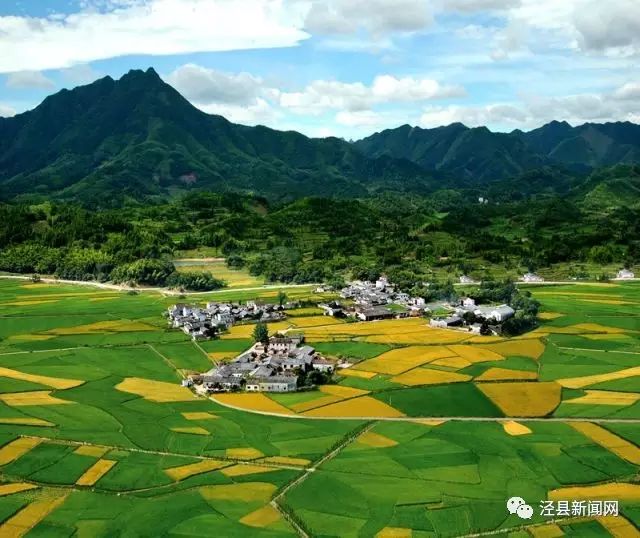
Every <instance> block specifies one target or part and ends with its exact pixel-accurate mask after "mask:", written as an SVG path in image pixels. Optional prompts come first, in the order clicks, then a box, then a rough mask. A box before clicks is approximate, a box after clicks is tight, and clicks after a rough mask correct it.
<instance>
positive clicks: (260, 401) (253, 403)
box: [211, 392, 293, 415]
mask: <svg viewBox="0 0 640 538" xmlns="http://www.w3.org/2000/svg"><path fill="white" fill-rule="evenodd" d="M211 398H212V400H214V401H216V402H220V403H221V404H225V405H230V406H232V407H237V408H239V409H246V410H247V411H262V412H265V413H278V414H281V415H292V414H293V411H291V409H287V408H286V407H285V406H284V405H280V404H279V403H277V402H274V401H273V400H272V399H271V398H269V397H268V396H266V395H265V394H261V393H251V392H245V393H239V394H216V395H215V396H212V397H211Z"/></svg>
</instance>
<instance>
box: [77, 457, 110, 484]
mask: <svg viewBox="0 0 640 538" xmlns="http://www.w3.org/2000/svg"><path fill="white" fill-rule="evenodd" d="M116 463H118V462H117V461H113V460H102V459H100V460H98V461H96V462H95V463H94V464H93V465H92V466H91V467H89V468H88V469H87V470H86V471H85V472H84V474H83V475H82V476H81V477H80V478H78V480H76V485H78V486H93V485H94V484H95V483H96V482H97V481H98V480H100V479H101V478H102V477H103V476H104V475H105V474H107V473H108V472H109V469H111V468H112V467H113V466H114V465H115V464H116Z"/></svg>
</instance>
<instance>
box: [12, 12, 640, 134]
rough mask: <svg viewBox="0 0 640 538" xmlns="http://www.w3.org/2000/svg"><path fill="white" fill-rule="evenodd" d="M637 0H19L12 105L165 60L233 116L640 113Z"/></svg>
mask: <svg viewBox="0 0 640 538" xmlns="http://www.w3.org/2000/svg"><path fill="white" fill-rule="evenodd" d="M639 59H640V10H639V9H638V6H637V0H607V2H603V1H602V0H62V1H53V0H22V1H19V2H15V1H10V0H5V1H3V2H2V3H1V4H0V115H3V116H10V115H13V114H16V113H20V112H24V111H25V110H28V109H31V108H33V107H34V106H37V105H38V103H40V102H41V101H42V99H43V98H44V97H46V96H47V95H49V94H51V93H53V92H55V91H58V90H59V89H61V88H65V87H66V88H70V87H73V86H76V85H79V84H86V83H90V82H92V81H93V80H95V79H97V78H100V77H102V76H105V75H111V76H112V77H114V78H119V77H120V76H122V75H123V74H124V73H126V72H127V71H128V70H130V69H134V68H143V69H146V68H147V67H154V68H155V69H156V71H158V73H160V75H161V76H162V77H163V78H164V79H165V80H166V81H167V82H169V83H171V84H172V85H173V86H174V87H176V88H177V89H178V90H179V91H180V92H181V93H182V94H183V95H185V97H187V98H188V99H189V100H190V101H191V102H192V103H193V104H194V105H195V106H197V107H199V108H201V109H202V110H204V111H206V112H209V113H216V114H222V115H224V116H226V117H228V118H229V119H230V120H232V121H236V122H238V123H245V124H250V125H254V124H264V125H268V126H271V127H274V128H278V129H295V130H299V131H301V132H304V133H305V134H308V135H310V136H326V135H335V136H342V137H345V138H360V137H362V136H366V135H368V134H370V133H372V132H375V131H379V130H381V129H384V128H389V127H395V126H398V125H401V124H404V123H409V124H411V125H419V126H422V127H436V126H439V125H446V124H449V123H452V122H456V121H460V122H463V123H465V124H467V125H469V126H476V125H487V126H488V127H490V128H491V129H493V130H502V131H509V130H512V129H516V128H519V129H525V130H526V129H531V128H535V127H537V126H539V125H542V124H544V123H546V122H548V121H550V120H551V119H558V120H567V121H569V122H570V123H573V124H579V123H583V122H586V121H597V122H602V121H634V122H639V121H640V112H639V111H640V71H639Z"/></svg>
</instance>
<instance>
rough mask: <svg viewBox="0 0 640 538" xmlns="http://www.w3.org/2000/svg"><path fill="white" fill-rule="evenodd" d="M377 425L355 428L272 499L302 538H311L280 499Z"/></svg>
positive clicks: (372, 423)
mask: <svg viewBox="0 0 640 538" xmlns="http://www.w3.org/2000/svg"><path fill="white" fill-rule="evenodd" d="M375 425H376V422H375V421H372V422H369V423H367V424H365V425H364V426H363V427H360V428H355V429H353V430H351V431H350V432H349V433H348V434H347V435H345V436H344V438H343V439H342V441H340V443H338V445H337V446H335V447H334V448H332V449H331V450H330V451H329V452H327V453H326V454H325V455H324V456H322V457H321V458H320V459H319V460H318V461H317V462H315V463H314V464H313V465H312V466H311V467H308V468H307V469H306V470H305V472H304V473H302V474H301V475H300V476H299V477H298V478H296V479H295V480H293V481H292V482H289V483H288V484H287V485H286V486H285V487H283V488H282V489H281V490H280V491H279V492H278V494H277V495H276V496H275V497H274V498H273V499H271V503H270V504H271V506H273V508H275V509H276V510H277V511H278V512H280V514H282V516H283V517H284V518H285V519H286V520H287V521H288V522H289V524H290V525H291V526H292V527H293V528H294V529H295V530H296V532H297V533H298V535H300V536H302V537H303V538H309V534H308V533H307V531H306V530H304V529H303V528H302V526H301V525H300V524H299V523H298V521H297V517H296V516H295V515H294V514H293V511H290V509H289V510H287V508H286V505H284V504H283V503H280V502H279V501H280V499H282V498H283V497H284V496H285V495H286V494H287V493H288V492H289V491H290V490H292V489H293V488H295V487H296V486H299V485H300V484H302V482H304V481H305V480H306V479H307V478H309V476H310V475H311V473H314V472H315V471H316V469H317V468H318V467H320V465H322V464H323V463H326V462H327V461H329V460H331V459H333V458H335V457H336V456H337V455H338V454H339V453H340V451H341V450H342V449H343V448H345V447H346V446H347V445H350V444H351V443H353V441H355V440H356V439H357V438H358V437H360V436H361V435H362V434H363V433H366V432H368V431H369V430H370V429H371V428H373V427H374V426H375Z"/></svg>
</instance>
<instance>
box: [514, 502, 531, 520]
mask: <svg viewBox="0 0 640 538" xmlns="http://www.w3.org/2000/svg"><path fill="white" fill-rule="evenodd" d="M516 514H518V517H519V518H520V519H531V516H532V515H533V508H531V507H530V506H529V505H528V504H521V505H520V506H518V509H517V510H516Z"/></svg>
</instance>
